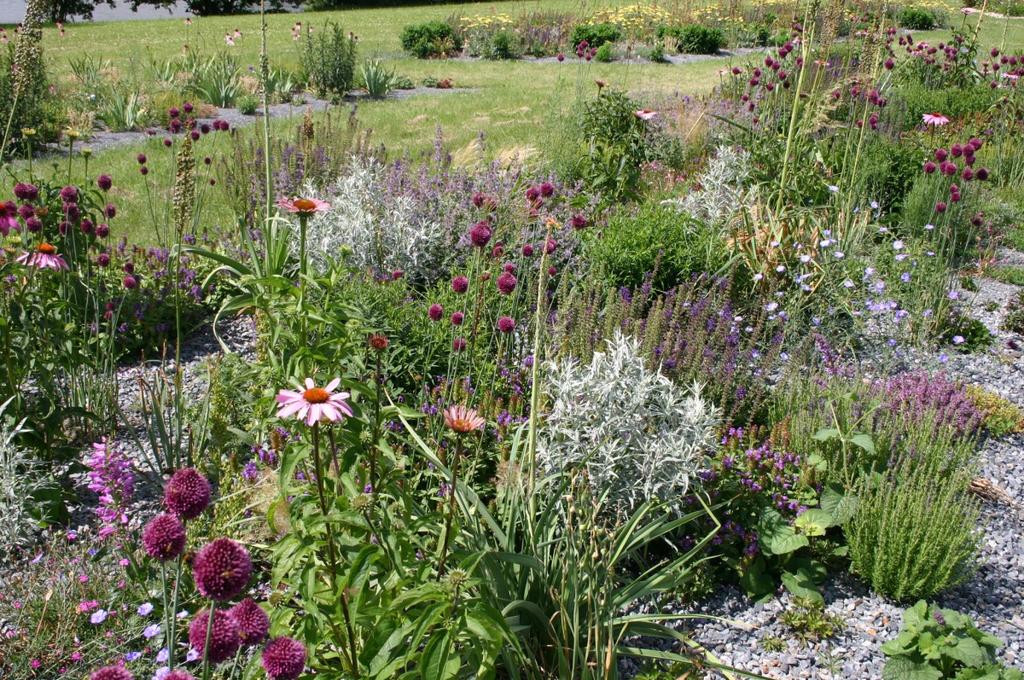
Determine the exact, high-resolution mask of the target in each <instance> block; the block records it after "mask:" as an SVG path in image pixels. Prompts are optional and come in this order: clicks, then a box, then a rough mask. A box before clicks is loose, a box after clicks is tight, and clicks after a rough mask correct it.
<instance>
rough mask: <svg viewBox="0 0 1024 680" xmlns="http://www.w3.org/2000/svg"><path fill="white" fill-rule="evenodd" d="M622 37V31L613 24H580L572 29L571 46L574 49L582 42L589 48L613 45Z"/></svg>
mask: <svg viewBox="0 0 1024 680" xmlns="http://www.w3.org/2000/svg"><path fill="white" fill-rule="evenodd" d="M621 37H622V31H621V30H620V29H619V27H618V26H616V25H615V24H580V25H578V26H576V28H574V29H572V44H573V46H574V47H575V46H576V45H579V44H580V43H581V42H583V41H584V40H585V41H587V45H589V46H590V47H600V46H601V45H604V44H605V43H613V42H616V41H618V40H619V38H621Z"/></svg>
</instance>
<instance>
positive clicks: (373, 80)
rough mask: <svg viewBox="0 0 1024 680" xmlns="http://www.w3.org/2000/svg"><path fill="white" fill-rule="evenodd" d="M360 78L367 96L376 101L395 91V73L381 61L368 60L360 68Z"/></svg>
mask: <svg viewBox="0 0 1024 680" xmlns="http://www.w3.org/2000/svg"><path fill="white" fill-rule="evenodd" d="M359 76H360V79H361V80H362V81H363V87H365V88H366V94H368V95H370V96H371V97H373V98H375V99H379V98H382V97H386V96H388V94H390V93H391V90H393V89H395V83H396V81H397V78H396V77H395V72H394V70H392V69H389V68H387V67H385V66H384V64H383V63H382V62H381V60H380V59H367V60H366V61H365V62H364V63H363V65H362V66H361V67H360V68H359Z"/></svg>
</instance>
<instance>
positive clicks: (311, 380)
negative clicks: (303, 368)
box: [306, 378, 316, 390]
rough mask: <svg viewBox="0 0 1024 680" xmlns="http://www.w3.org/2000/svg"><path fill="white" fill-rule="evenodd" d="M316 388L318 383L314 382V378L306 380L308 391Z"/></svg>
mask: <svg viewBox="0 0 1024 680" xmlns="http://www.w3.org/2000/svg"><path fill="white" fill-rule="evenodd" d="M314 387H316V383H315V382H313V379H312V378H306V389H307V390H311V389H313V388H314Z"/></svg>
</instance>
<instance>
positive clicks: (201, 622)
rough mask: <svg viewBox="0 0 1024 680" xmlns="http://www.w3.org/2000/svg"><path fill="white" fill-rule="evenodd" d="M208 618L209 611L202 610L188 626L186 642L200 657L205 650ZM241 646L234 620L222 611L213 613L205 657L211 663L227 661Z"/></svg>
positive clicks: (218, 610)
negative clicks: (208, 644)
mask: <svg viewBox="0 0 1024 680" xmlns="http://www.w3.org/2000/svg"><path fill="white" fill-rule="evenodd" d="M209 618H210V610H209V609H204V610H202V611H201V612H199V613H198V614H196V615H195V618H193V619H192V623H190V624H189V626H188V642H189V644H190V645H191V646H192V649H194V650H195V651H197V652H199V654H200V656H202V655H203V653H204V650H206V627H207V621H208V620H209ZM241 646H242V639H241V638H240V637H238V625H237V624H236V623H235V620H234V619H233V618H231V616H230V615H229V614H228V613H227V612H226V611H224V610H223V609H217V610H215V611H214V613H213V627H212V629H211V631H210V649H209V650H208V653H207V656H208V657H209V659H210V661H211V662H213V663H220V662H222V661H227V660H228V659H230V658H231V657H232V656H234V655H235V652H237V651H238V648H239V647H241Z"/></svg>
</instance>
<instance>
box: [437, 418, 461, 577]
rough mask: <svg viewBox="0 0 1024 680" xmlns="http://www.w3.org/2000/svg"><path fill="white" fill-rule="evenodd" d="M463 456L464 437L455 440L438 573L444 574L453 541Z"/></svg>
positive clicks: (439, 574)
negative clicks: (450, 544)
mask: <svg viewBox="0 0 1024 680" xmlns="http://www.w3.org/2000/svg"><path fill="white" fill-rule="evenodd" d="M460 458H462V438H461V436H459V438H457V439H456V440H455V457H454V459H453V460H452V462H451V465H450V467H451V482H450V484H449V489H448V516H447V517H445V520H444V538H443V539H442V540H443V542H442V543H441V557H440V559H438V561H437V575H438V576H443V575H444V563H445V560H447V558H448V545H449V543H451V535H452V522H453V520H454V518H455V485H456V484H457V483H458V477H457V474H458V467H459V459H460Z"/></svg>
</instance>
